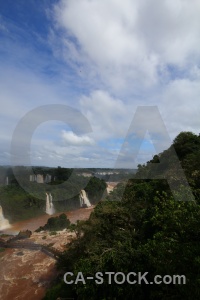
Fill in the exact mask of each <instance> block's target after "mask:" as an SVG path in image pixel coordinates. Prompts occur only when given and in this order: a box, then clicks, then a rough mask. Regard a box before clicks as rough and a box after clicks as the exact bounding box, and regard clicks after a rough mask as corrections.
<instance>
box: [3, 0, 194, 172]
mask: <svg viewBox="0 0 200 300" xmlns="http://www.w3.org/2000/svg"><path fill="white" fill-rule="evenodd" d="M199 15H200V2H199V0H193V1H192V2H191V1H190V0H163V1H157V0H149V1H145V0H124V1H120V0H76V1H74V0H29V1H26V0H17V1H13V0H7V1H3V0H0V91H1V92H0V103H1V110H0V165H10V164H11V162H12V155H15V154H16V153H14V154H13V151H14V152H15V149H14V150H13V149H12V140H13V138H14V136H15V134H16V128H18V124H19V123H20V122H23V120H24V118H25V117H26V116H27V114H29V113H30V112H31V111H32V112H33V113H32V117H31V115H28V116H30V117H29V123H30V124H29V123H26V124H25V125H24V130H23V132H20V134H19V133H18V134H19V135H20V138H18V139H17V138H16V136H15V139H16V140H18V141H19V142H18V146H17V147H18V150H19V152H20V153H21V156H26V153H24V151H26V150H27V149H26V150H25V148H24V145H25V144H26V142H27V140H28V133H27V132H28V128H29V127H30V128H31V126H32V122H33V119H34V120H37V119H38V113H37V112H38V110H37V109H40V107H43V106H44V105H46V108H45V110H46V112H47V115H48V112H49V111H50V110H51V108H50V106H51V105H58V108H59V107H60V108H59V109H61V110H62V105H63V106H64V105H65V106H66V108H69V111H71V112H72V115H73V114H74V113H75V110H76V113H77V114H76V113H75V115H73V116H74V118H73V117H71V119H70V117H69V116H68V119H67V117H66V121H65V122H63V119H59V117H58V116H57V117H56V116H55V119H54V117H52V116H51V118H50V119H48V118H47V119H46V118H45V117H44V118H43V117H42V119H43V120H44V121H43V122H40V124H39V123H38V125H37V126H36V127H35V128H34V131H33V132H32V136H31V143H30V149H29V151H28V150H27V153H28V155H29V156H30V161H31V164H32V165H42V166H54V167H56V166H63V167H102V168H105V167H107V168H114V167H115V166H116V165H117V163H116V162H117V161H119V159H120V157H122V156H123V163H122V164H121V167H124V168H127V167H128V168H135V167H136V166H137V164H138V163H144V162H146V161H147V160H149V159H151V158H152V156H153V155H154V154H156V153H157V152H156V149H157V147H155V143H157V144H159V149H160V150H164V149H165V148H166V143H165V142H163V138H162V132H161V129H160V128H161V127H162V126H161V125H162V124H161V123H160V121H159V119H158V120H157V119H156V120H155V119H153V117H152V124H153V126H150V127H151V129H150V128H148V126H149V125H148V124H147V126H146V127H147V128H146V129H145V130H146V135H145V138H144V139H143V137H141V136H139V133H138V132H135V131H134V128H131V130H130V126H131V122H132V121H133V119H134V116H135V114H136V112H137V109H138V108H139V107H147V110H145V111H146V114H148V107H150V108H151V107H152V106H154V107H156V108H157V109H158V111H159V114H160V117H161V119H162V122H163V124H164V126H165V129H166V132H167V133H168V135H169V137H170V142H169V141H168V145H170V143H171V142H172V141H173V139H174V138H175V137H176V136H177V134H179V133H180V132H181V131H192V132H194V133H196V134H199V132H200V105H199V102H200V101H199V100H200V21H199ZM59 105H60V106H59ZM70 109H71V110H70ZM73 110H74V112H73ZM41 114H42V112H41V113H40V115H41ZM61 114H62V113H61ZM55 115H56V114H55ZM57 115H58V114H57ZM69 119H70V120H72V119H73V121H71V122H73V123H74V125H73V126H72V124H71V123H70V120H69ZM82 119H83V120H82ZM142 120H143V121H142ZM144 120H145V118H144V116H143V117H142V118H141V122H143V124H138V126H144V123H145V122H144ZM141 122H139V123H141ZM36 123H37V122H36ZM75 123H76V124H75ZM86 123H87V124H86ZM34 124H35V123H34ZM84 124H85V125H84ZM75 125H76V126H75ZM86 125H87V126H86ZM85 126H86V127H85ZM75 127H76V128H75ZM162 128H163V127H162ZM148 130H151V132H149V131H148ZM152 131H153V133H152ZM128 132H129V133H130V132H131V133H132V134H131V136H132V139H131V140H130V139H129V135H128ZM133 133H134V134H133ZM152 136H154V138H155V139H153V138H152ZM17 137H18V136H17ZM141 138H142V143H141V147H140V151H139V152H138V153H137V155H131V153H132V152H131V151H132V150H134V149H133V148H134V144H135V143H134V141H136V143H137V141H138V139H141ZM134 139H135V140H134ZM126 145H128V146H127V148H128V149H129V150H128V154H127V156H126V155H125V153H123V151H122V150H121V149H124V148H125V146H126ZM133 152H134V151H133ZM16 160H17V159H15V161H16ZM17 161H18V160H17Z"/></svg>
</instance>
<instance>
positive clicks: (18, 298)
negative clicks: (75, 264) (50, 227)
mask: <svg viewBox="0 0 200 300" xmlns="http://www.w3.org/2000/svg"><path fill="white" fill-rule="evenodd" d="M93 208H94V207H90V208H80V209H77V210H74V211H68V212H65V213H66V215H67V217H68V218H69V219H70V221H71V222H72V223H75V222H76V221H77V220H86V219H88V218H89V216H90V214H91V212H92V211H93ZM59 214H60V213H57V214H54V215H52V216H57V215H59ZM49 217H51V216H49V215H43V216H41V217H37V218H33V219H29V220H26V221H21V222H17V223H15V224H12V228H9V229H7V230H4V231H3V232H4V233H10V234H17V233H18V232H19V231H20V230H25V229H29V230H31V231H34V230H35V229H37V228H38V227H40V226H44V225H45V224H46V222H47V220H48V218H49ZM59 234H60V239H61V241H62V240H63V238H62V233H59ZM57 238H58V236H57ZM52 241H53V237H52ZM55 264H56V261H55V260H54V259H53V258H51V257H49V256H47V255H45V254H44V253H42V252H40V251H33V250H27V249H6V250H5V251H3V252H0V299H1V300H27V299H28V300H41V299H43V297H44V296H45V293H46V290H47V288H48V287H50V285H51V282H52V280H53V279H55V278H56V276H57V270H56V266H55Z"/></svg>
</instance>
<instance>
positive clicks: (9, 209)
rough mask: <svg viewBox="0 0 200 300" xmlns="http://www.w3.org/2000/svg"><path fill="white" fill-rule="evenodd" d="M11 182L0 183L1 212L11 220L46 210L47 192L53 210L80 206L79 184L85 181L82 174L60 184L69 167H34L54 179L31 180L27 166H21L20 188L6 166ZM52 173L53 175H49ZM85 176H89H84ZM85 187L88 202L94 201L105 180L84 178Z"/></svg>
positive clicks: (39, 213)
mask: <svg viewBox="0 0 200 300" xmlns="http://www.w3.org/2000/svg"><path fill="white" fill-rule="evenodd" d="M8 171H9V175H10V177H9V178H10V182H9V185H7V186H5V185H2V186H0V205H1V206H2V207H3V211H4V215H5V217H6V218H8V219H9V221H10V222H11V223H13V222H16V221H19V220H25V219H29V218H32V217H36V216H39V215H42V214H44V213H45V206H46V192H48V193H51V194H52V197H53V203H54V207H55V210H56V212H62V211H67V210H72V209H77V208H79V207H80V201H79V192H80V186H81V185H83V184H84V182H86V178H84V177H83V176H77V175H75V176H74V181H69V182H68V181H67V182H68V186H67V187H66V186H65V185H61V184H62V183H63V182H64V181H65V180H67V179H68V178H69V176H70V174H71V172H72V170H71V169H67V168H57V169H52V170H51V169H49V168H48V169H47V170H46V169H45V168H44V169H43V168H42V167H37V168H36V170H35V171H36V172H40V174H43V173H45V172H46V173H48V174H50V173H51V172H52V174H54V175H55V176H56V178H57V179H56V180H55V181H53V182H51V183H49V184H41V183H37V182H30V181H29V175H28V170H27V169H26V168H24V167H20V168H19V172H20V171H21V172H22V173H20V174H21V176H22V177H23V178H24V184H23V187H27V190H25V189H23V188H22V187H21V186H20V185H19V184H18V182H17V181H16V180H15V179H14V177H12V176H13V175H12V172H11V170H10V169H9V170H8ZM52 176H53V175H52ZM87 180H88V179H87ZM85 185H86V187H85V189H86V191H87V193H88V196H89V199H90V200H91V203H96V202H97V201H99V200H100V199H101V196H102V195H103V192H104V191H105V188H106V183H105V182H104V181H103V180H101V179H98V178H95V177H91V178H90V179H89V182H88V183H87V182H86V184H85ZM29 189H30V190H33V191H34V195H33V194H30V193H28V190H29Z"/></svg>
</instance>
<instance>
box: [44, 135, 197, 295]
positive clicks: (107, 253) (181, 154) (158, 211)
mask: <svg viewBox="0 0 200 300" xmlns="http://www.w3.org/2000/svg"><path fill="white" fill-rule="evenodd" d="M173 149H175V151H176V154H177V156H178V159H179V160H180V163H181V166H182V168H183V170H184V173H185V175H186V178H187V181H188V183H189V186H190V188H191V191H192V193H193V195H194V198H195V201H190V200H191V199H188V198H187V193H185V197H184V199H183V200H184V201H177V200H175V199H174V198H173V194H172V192H171V190H170V188H169V185H168V182H167V180H166V179H163V178H171V179H172V180H173V183H174V186H175V185H176V183H177V187H178V188H177V190H176V193H177V194H178V193H180V194H181V195H182V194H183V191H185V186H184V185H180V180H179V179H180V178H179V174H178V171H177V164H175V163H174V155H173ZM160 161H162V164H160ZM155 166H156V168H155ZM152 170H154V172H155V170H156V175H157V178H159V176H160V179H141V178H150V175H151V173H152ZM76 232H77V239H76V240H74V241H72V242H71V243H70V244H69V245H67V249H66V251H65V252H64V253H63V254H61V255H60V258H59V261H58V264H57V268H58V270H59V271H60V275H59V276H58V278H57V281H56V282H54V284H53V286H52V288H51V289H50V290H49V291H48V292H47V294H46V297H45V298H44V299H45V300H54V299H57V298H59V297H60V298H73V299H78V300H79V299H80V300H86V299H87V300H90V299H91V300H93V299H96V300H105V299H106V300H114V299H117V300H121V299H127V300H129V299H139V300H146V299H150V300H160V299H162V300H169V299H173V300H179V299H180V300H181V299H184V300H188V299H199V298H200V137H199V136H197V135H195V134H193V133H192V132H181V133H180V134H179V135H178V136H177V137H176V138H175V139H174V141H173V144H172V146H170V147H169V148H168V149H166V150H165V151H163V152H162V153H160V154H158V155H155V156H154V157H153V159H152V160H151V161H149V162H147V163H146V164H144V165H140V166H138V172H137V173H136V175H135V178H134V179H132V180H129V181H128V183H127V184H125V183H120V184H119V185H118V186H117V188H116V189H115V190H114V191H113V192H111V193H110V194H109V196H108V197H107V198H106V200H105V201H101V202H99V203H98V204H97V206H96V207H95V209H94V211H93V213H92V214H91V216H90V218H89V220H87V221H81V222H78V224H77V225H76ZM65 272H72V273H73V274H74V277H70V280H71V279H72V280H75V279H76V276H77V274H78V272H82V273H83V275H84V278H87V277H91V276H94V275H95V273H97V272H102V273H105V272H114V273H117V272H123V273H124V274H127V273H129V272H135V273H137V274H138V272H141V274H143V273H145V272H148V275H147V276H146V278H147V280H148V282H153V281H154V276H155V275H160V276H162V277H163V276H165V275H171V276H173V275H184V276H185V277H186V284H181V285H178V284H172V283H171V284H163V283H161V284H159V285H156V284H145V282H142V284H141V285H139V284H133V285H131V284H128V283H127V282H125V283H123V284H116V283H115V282H114V280H113V281H112V284H109V283H108V279H107V278H106V276H104V281H103V283H102V284H96V283H95V281H94V280H86V281H87V282H86V284H83V283H82V282H79V283H78V284H71V285H66V284H65V283H64V281H63V275H64V273H65ZM132 279H136V278H132Z"/></svg>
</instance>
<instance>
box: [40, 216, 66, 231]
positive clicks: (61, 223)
mask: <svg viewBox="0 0 200 300" xmlns="http://www.w3.org/2000/svg"><path fill="white" fill-rule="evenodd" d="M69 225H70V221H69V219H68V218H67V216H66V214H61V215H59V216H57V217H51V218H49V219H48V221H47V223H46V224H45V225H44V226H40V227H39V228H38V229H37V230H36V232H40V231H43V230H50V231H53V230H54V231H57V230H63V229H66V228H68V227H69Z"/></svg>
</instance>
